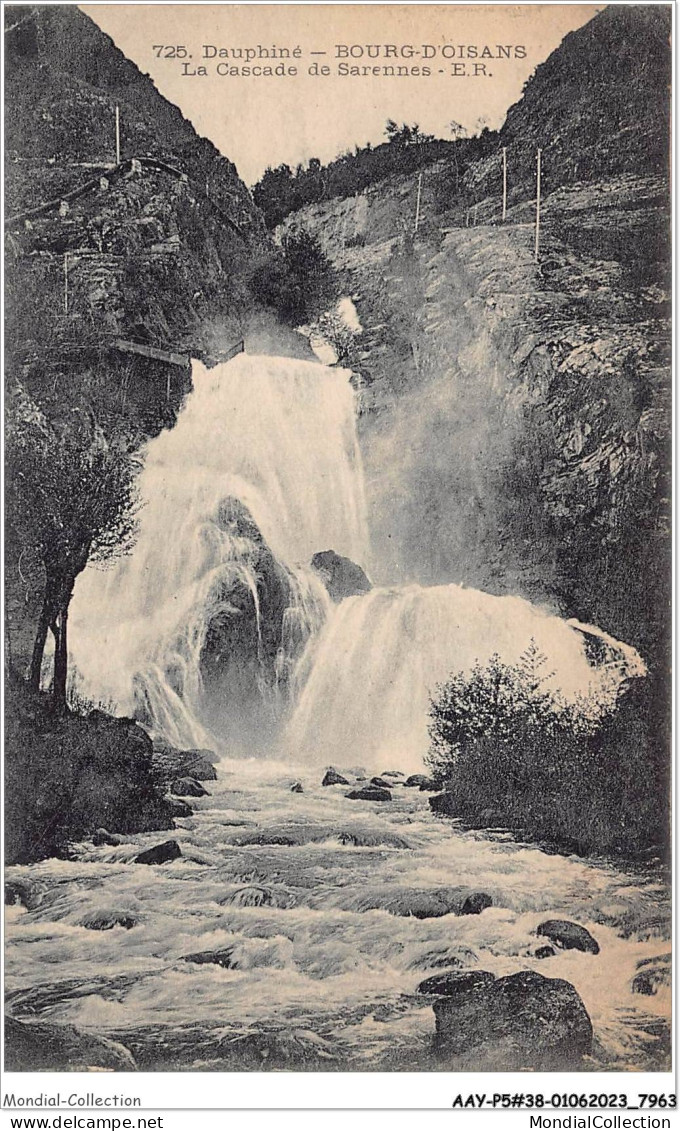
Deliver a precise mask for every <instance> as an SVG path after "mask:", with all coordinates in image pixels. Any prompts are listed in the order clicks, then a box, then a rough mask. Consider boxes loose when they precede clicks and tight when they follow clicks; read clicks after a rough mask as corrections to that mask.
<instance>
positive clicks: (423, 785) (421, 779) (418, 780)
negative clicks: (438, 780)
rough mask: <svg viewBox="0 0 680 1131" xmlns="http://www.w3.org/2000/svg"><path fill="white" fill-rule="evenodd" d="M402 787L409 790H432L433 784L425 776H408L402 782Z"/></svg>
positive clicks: (430, 779)
mask: <svg viewBox="0 0 680 1131" xmlns="http://www.w3.org/2000/svg"><path fill="white" fill-rule="evenodd" d="M404 785H407V786H408V787H409V789H414V788H420V789H434V782H433V781H432V778H429V777H428V776H427V774H410V776H409V777H407V779H406V781H405V782H404Z"/></svg>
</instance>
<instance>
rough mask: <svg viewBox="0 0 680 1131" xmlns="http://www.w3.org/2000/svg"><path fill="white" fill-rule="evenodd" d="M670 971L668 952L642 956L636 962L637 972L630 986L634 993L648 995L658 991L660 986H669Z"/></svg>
mask: <svg viewBox="0 0 680 1131" xmlns="http://www.w3.org/2000/svg"><path fill="white" fill-rule="evenodd" d="M672 973H673V971H672V966H671V955H670V954H660V955H659V956H658V957H656V958H643V959H642V961H641V962H638V972H637V974H636V975H635V977H634V978H633V980H632V982H631V986H630V988H631V990H632V991H633V993H634V994H645V995H647V996H648V997H650V996H652V995H653V994H656V993H657V992H658V989H659V987H660V986H670V984H671V977H672Z"/></svg>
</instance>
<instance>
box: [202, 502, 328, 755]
mask: <svg viewBox="0 0 680 1131" xmlns="http://www.w3.org/2000/svg"><path fill="white" fill-rule="evenodd" d="M212 521H213V523H214V525H215V527H216V528H217V530H218V532H222V533H223V534H224V533H226V534H228V535H229V536H230V537H231V538H233V539H235V540H238V543H239V545H240V547H241V549H240V551H239V564H240V565H241V566H242V567H243V569H242V570H239V571H235V570H233V569H230V568H226V569H225V570H224V572H223V574H222V576H220V577H219V578H218V579H217V580H216V582H215V584H214V586H213V588H212V590H211V592H210V594H209V596H208V598H207V602H206V605H207V608H209V609H211V610H213V611H212V615H211V616H210V619H209V622H208V625H207V627H206V631H205V636H204V643H203V647H202V649H201V660H200V664H201V675H202V678H203V687H204V692H205V695H204V702H205V712H204V713H205V719H204V721H205V722H206V723H207V724H208V726H209V727H210V728H211V729H212V730H213V731H214V732H215V733H216V734H219V735H220V736H221V738H222V739H223V740H224V742H225V744H226V745H227V746H229V745H230V744H231V743H237V744H238V743H243V742H247V741H249V740H250V739H251V738H252V736H253V735H254V734H257V735H258V737H260V739H261V737H262V731H263V727H266V726H267V725H271V726H272V727H273V726H275V720H274V718H273V717H272V718H271V719H269V714H270V713H271V712H269V713H268V712H266V711H263V697H262V693H261V691H260V688H262V687H273V686H274V684H275V682H276V681H277V678H278V679H279V680H280V679H282V678H283V679H285V676H286V673H285V672H283V673H282V672H281V671H280V651H281V640H282V637H283V625H284V618H285V615H286V611H287V610H288V609H289V608H290V607H291V605H292V604H293V603H294V601H293V594H294V589H293V579H292V577H291V575H290V574H289V572H288V570H287V569H286V568H285V567H284V566H283V565H282V564H281V563H280V562H279V561H278V560H277V558H276V557H275V556H274V554H273V553H272V551H271V549H270V547H269V546H268V544H267V542H266V541H265V539H264V537H263V535H262V533H261V531H260V529H259V527H258V526H257V523H256V522H255V520H254V519H253V517H252V515H251V513H250V511H249V510H248V508H247V507H246V506H245V505H244V504H243V503H242V502H241V501H240V500H239V499H235V498H233V497H231V496H228V497H226V498H225V499H223V500H222V501H221V503H220V505H219V507H218V510H217V513H216V514H215V515H214V516H213V518H212ZM246 571H247V573H248V575H249V577H245V576H244V573H245V572H246ZM249 580H250V582H251V583H250V584H249ZM253 589H254V592H253ZM291 631H293V630H291ZM294 631H297V634H298V637H299V639H298V638H296V639H295V640H294V641H290V645H291V648H290V659H291V660H292V659H293V657H294V654H295V655H297V652H296V650H295V649H296V646H297V647H299V648H300V649H301V648H302V647H304V645H305V644H306V642H307V636H306V635H305V630H303V628H302V627H300V626H298V628H297V629H295V630H294ZM277 661H279V665H278V666H277ZM235 703H238V704H239V710H238V711H234V710H233V706H232V705H233V704H235Z"/></svg>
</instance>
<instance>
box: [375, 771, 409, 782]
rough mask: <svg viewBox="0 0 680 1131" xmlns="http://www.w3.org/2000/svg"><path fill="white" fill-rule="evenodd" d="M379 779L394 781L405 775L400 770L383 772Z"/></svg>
mask: <svg viewBox="0 0 680 1131" xmlns="http://www.w3.org/2000/svg"><path fill="white" fill-rule="evenodd" d="M380 777H381V778H395V780H396V779H398V778H403V777H405V775H404V774H402V772H401V770H383V772H382V773H381V775H380Z"/></svg>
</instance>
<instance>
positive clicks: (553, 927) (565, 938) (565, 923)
mask: <svg viewBox="0 0 680 1131" xmlns="http://www.w3.org/2000/svg"><path fill="white" fill-rule="evenodd" d="M536 934H537V935H543V936H544V937H545V938H547V939H550V941H551V942H552V943H554V944H555V946H558V947H560V948H561V949H562V950H583V951H585V952H586V953H588V954H599V953H600V947H599V944H598V943H597V942H596V941H595V939H594V938H593V936H592V935H591V933H590V931H587V930H586V929H585V927H580V926H579V924H578V923H571V922H570V921H569V920H568V919H546V921H545V923H541V925H540V926H539V927H538V929H537V931H536Z"/></svg>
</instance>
